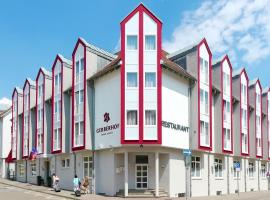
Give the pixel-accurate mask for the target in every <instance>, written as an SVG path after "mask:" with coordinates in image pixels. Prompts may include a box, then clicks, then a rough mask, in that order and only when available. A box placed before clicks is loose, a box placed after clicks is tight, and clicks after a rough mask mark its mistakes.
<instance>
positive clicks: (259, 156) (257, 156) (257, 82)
mask: <svg viewBox="0 0 270 200" xmlns="http://www.w3.org/2000/svg"><path fill="white" fill-rule="evenodd" d="M257 84H259V87H260V102H261V103H260V107H261V110H260V124H261V153H262V154H261V155H258V152H257V124H256V116H257V115H256V110H257V108H256V106H257V99H256V85H257ZM254 93H255V147H256V158H262V157H263V135H262V131H263V130H262V86H261V83H260V81H259V79H258V80H257V81H256V83H255V88H254Z"/></svg>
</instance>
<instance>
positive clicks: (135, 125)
mask: <svg viewBox="0 0 270 200" xmlns="http://www.w3.org/2000/svg"><path fill="white" fill-rule="evenodd" d="M133 111H134V112H136V117H137V119H136V122H137V123H136V124H128V112H133ZM138 117H139V116H138V110H136V109H127V110H126V126H127V127H137V126H138V125H139V121H138Z"/></svg>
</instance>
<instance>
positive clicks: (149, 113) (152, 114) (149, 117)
mask: <svg viewBox="0 0 270 200" xmlns="http://www.w3.org/2000/svg"><path fill="white" fill-rule="evenodd" d="M145 125H156V111H155V110H146V111H145Z"/></svg>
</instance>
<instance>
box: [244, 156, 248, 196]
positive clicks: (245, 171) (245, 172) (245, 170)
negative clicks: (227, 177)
mask: <svg viewBox="0 0 270 200" xmlns="http://www.w3.org/2000/svg"><path fill="white" fill-rule="evenodd" d="M246 165H247V164H246V159H245V158H244V174H245V192H247V168H246Z"/></svg>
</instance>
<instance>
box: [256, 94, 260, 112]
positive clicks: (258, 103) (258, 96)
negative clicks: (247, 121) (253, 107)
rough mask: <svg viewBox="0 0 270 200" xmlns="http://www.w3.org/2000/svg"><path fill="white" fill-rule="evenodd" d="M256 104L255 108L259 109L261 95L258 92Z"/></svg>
mask: <svg viewBox="0 0 270 200" xmlns="http://www.w3.org/2000/svg"><path fill="white" fill-rule="evenodd" d="M256 104H257V108H259V109H260V104H261V95H260V94H259V93H256Z"/></svg>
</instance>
